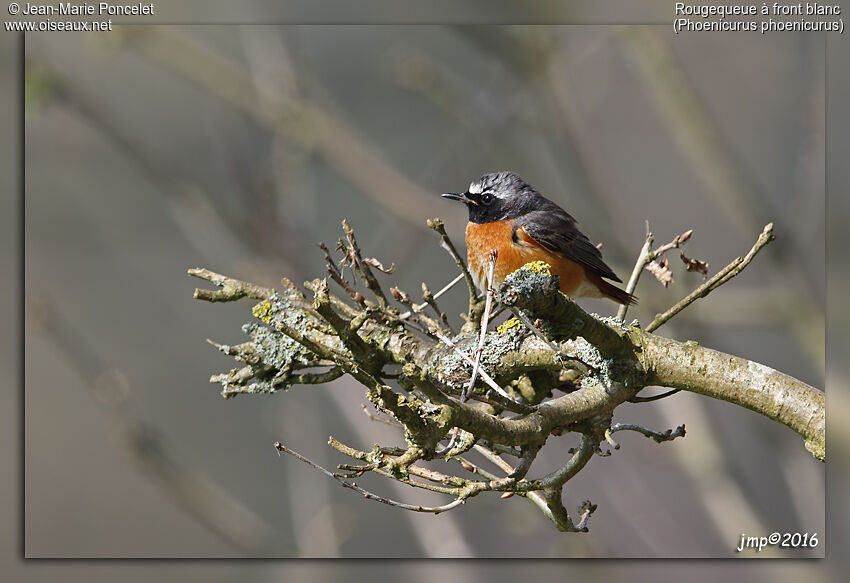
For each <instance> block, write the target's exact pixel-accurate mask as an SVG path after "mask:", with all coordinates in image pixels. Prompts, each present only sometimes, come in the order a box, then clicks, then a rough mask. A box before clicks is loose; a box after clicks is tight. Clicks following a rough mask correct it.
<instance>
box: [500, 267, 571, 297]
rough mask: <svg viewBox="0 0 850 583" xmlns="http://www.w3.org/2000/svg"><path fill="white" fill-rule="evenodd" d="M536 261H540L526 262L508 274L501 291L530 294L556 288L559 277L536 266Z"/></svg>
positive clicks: (504, 292) (506, 293)
mask: <svg viewBox="0 0 850 583" xmlns="http://www.w3.org/2000/svg"><path fill="white" fill-rule="evenodd" d="M537 263H541V262H532V263H527V264H526V265H523V266H522V267H521V268H519V269H517V270H516V271H514V272H513V273H511V274H510V275H508V277H506V278H505V281H504V283H503V284H502V287H501V290H502V293H503V294H505V295H508V294H520V295H532V294H538V293H540V290H541V289H542V290H557V289H558V287H559V286H560V278H559V277H558V276H557V275H551V274H550V273H549V270H548V269H538V268H536V264H537ZM544 265H545V264H544ZM547 267H548V266H547Z"/></svg>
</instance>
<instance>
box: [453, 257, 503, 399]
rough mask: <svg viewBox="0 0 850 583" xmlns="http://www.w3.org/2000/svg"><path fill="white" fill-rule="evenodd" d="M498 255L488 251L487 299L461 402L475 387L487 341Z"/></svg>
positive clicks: (494, 291)
mask: <svg viewBox="0 0 850 583" xmlns="http://www.w3.org/2000/svg"><path fill="white" fill-rule="evenodd" d="M498 256H499V253H498V252H497V251H496V250H495V249H494V250H492V251H490V265H489V266H488V268H487V299H486V300H485V303H484V314H483V316H482V318H481V331H480V332H479V334H478V348H477V349H476V350H475V364H474V365H472V375H471V376H470V378H469V385H468V386H467V387H466V390H465V391H463V392H462V393H461V395H460V400H461V401H466V400H467V399H468V398H469V393H471V392H472V388H473V387H474V386H475V381H477V380H478V369H479V368H480V367H481V353H482V352H484V342H485V341H486V340H487V325H488V324H489V323H490V308H491V307H493V294H494V293H496V290H495V289H494V288H493V275H494V274H495V271H496V259H497V258H498Z"/></svg>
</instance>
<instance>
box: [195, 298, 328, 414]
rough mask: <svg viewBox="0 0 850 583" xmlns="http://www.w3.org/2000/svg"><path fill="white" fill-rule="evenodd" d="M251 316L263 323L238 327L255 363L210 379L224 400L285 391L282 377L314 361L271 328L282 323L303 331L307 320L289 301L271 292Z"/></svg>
mask: <svg viewBox="0 0 850 583" xmlns="http://www.w3.org/2000/svg"><path fill="white" fill-rule="evenodd" d="M253 314H254V316H256V317H257V318H258V319H259V320H260V321H261V322H263V323H259V322H256V321H254V322H248V323H247V324H244V325H243V326H242V331H243V332H244V333H245V334H247V335H248V336H249V337H250V338H251V341H252V345H253V348H254V356H255V357H256V362H253V363H252V364H250V365H249V368H243V369H239V370H238V371H231V372H230V373H229V374H221V375H216V376H214V377H213V378H212V379H211V380H213V381H214V382H219V383H221V386H222V395H223V396H224V397H225V398H230V397H233V396H236V395H238V394H243V393H248V394H256V393H274V392H275V391H278V390H280V389H286V388H289V386H290V385H289V383H287V382H286V375H287V374H288V373H289V372H290V371H292V370H293V369H294V368H297V367H298V365H307V364H309V363H310V362H312V361H313V360H314V359H315V355H313V354H312V353H311V352H310V351H309V350H307V349H306V348H304V347H303V346H302V345H301V344H299V343H298V342H296V341H295V340H293V339H291V338H290V337H289V336H287V335H285V334H282V333H280V332H278V331H277V330H276V329H275V328H274V324H275V322H278V321H285V322H286V323H287V324H289V325H290V326H291V327H293V328H295V329H296V330H298V331H300V332H306V330H307V326H308V317H307V315H306V314H305V313H304V312H303V311H302V310H300V309H298V308H297V307H296V306H294V305H293V304H292V302H291V300H290V299H289V298H287V297H284V296H281V295H280V294H278V293H274V294H272V295H271V296H270V297H269V299H268V300H263V301H262V302H260V303H259V304H257V305H255V306H254V309H253ZM281 373H283V374H281Z"/></svg>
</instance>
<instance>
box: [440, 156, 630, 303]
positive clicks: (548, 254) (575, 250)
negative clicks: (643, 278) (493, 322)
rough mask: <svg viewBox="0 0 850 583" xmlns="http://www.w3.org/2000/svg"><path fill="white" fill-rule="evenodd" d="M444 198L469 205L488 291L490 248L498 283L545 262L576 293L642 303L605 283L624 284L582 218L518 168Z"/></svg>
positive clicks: (470, 244) (470, 247) (475, 261)
mask: <svg viewBox="0 0 850 583" xmlns="http://www.w3.org/2000/svg"><path fill="white" fill-rule="evenodd" d="M443 196H444V197H446V198H451V199H453V200H458V201H460V202H462V203H464V204H465V205H466V206H467V208H468V209H469V223H468V224H467V225H466V251H467V261H468V263H469V272H470V274H471V275H472V277H473V279H475V282H476V285H477V286H478V288H479V289H481V290H482V291H483V290H485V289H486V287H487V275H486V273H487V266H488V262H489V260H490V259H489V257H490V251H492V250H494V249H495V250H496V252H497V253H498V255H497V257H496V266H495V270H494V280H495V281H494V283H495V285H499V284H500V283H502V281H504V279H505V278H506V277H507V276H508V274H510V273H512V272H514V271H516V270H517V269H519V268H520V267H522V266H523V265H525V264H526V263H529V262H530V261H545V262H546V263H548V264H549V265H550V267H551V270H552V273H554V274H556V275H558V276H559V277H560V278H561V291H562V292H564V293H565V294H567V295H568V296H570V297H589V298H609V299H612V300H614V301H615V302H617V303H619V304H634V303H635V302H636V298H635V296H633V295H632V294H630V293H626V291H625V290H622V289H620V288H618V287H617V286H615V285H612V284H611V283H608V282H607V281H605V279H610V280H613V281H617V282H620V283H622V280H621V279H620V278H619V277H617V275H616V274H615V273H614V272H613V271H611V268H610V267H608V265H606V264H605V262H604V261H603V260H602V253H600V252H599V249H597V248H596V247H595V246H594V245H593V244H592V243H591V242H590V240H589V239H588V238H587V237H586V236H585V235H584V234H583V233H582V232H581V231H579V230H578V227H577V226H576V220H575V219H574V218H573V217H572V216H570V214H569V213H568V212H567V211H565V210H564V209H562V208H561V207H559V206H558V205H557V204H555V203H554V202H552V201H551V200H549V199H547V198H545V197H544V196H543V195H541V194H540V193H539V192H537V191H536V190H534V189H533V188H532V187H531V186H530V185H529V184H528V183H526V182H525V181H524V180H523V179H522V178H520V177H519V176H518V175H517V174H515V173H514V172H497V173H494V174H485V175H484V176H482V177H481V178H479V179H478V180H476V181H475V182H473V183H472V184H470V185H469V190H467V191H466V192H463V193H461V194H454V193H446V194H444V195H443ZM603 278H604V279H603Z"/></svg>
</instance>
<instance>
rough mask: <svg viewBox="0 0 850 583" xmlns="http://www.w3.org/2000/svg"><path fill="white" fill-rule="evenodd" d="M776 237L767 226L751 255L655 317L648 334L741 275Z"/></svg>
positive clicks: (734, 262) (771, 227) (771, 225)
mask: <svg viewBox="0 0 850 583" xmlns="http://www.w3.org/2000/svg"><path fill="white" fill-rule="evenodd" d="M774 238H775V237H774V236H773V223H768V224H767V225H765V227H764V229H763V230H762V232H761V234H759V236H758V239H756V242H755V244H754V245H753V247H752V249H750V251H749V253H747V254H746V255H745V256H744V257H743V259H742V258H741V257H737V258H735V259H734V260H733V261H732V262H731V263H730V264H729V265H727V266H726V267H724V268H723V269H721V270H720V271H719V272H717V274H715V275H714V277H712V278H711V279H709V280H708V281H706V282H705V283H704V284H702V285H701V286H699V287H698V288H697V289H695V290H694V291H692V292H691V293H690V294H688V295H687V296H686V297H685V298H683V299H682V300H680V301H679V302H678V303H677V304H675V305H674V306H672V307H671V308H670V309H669V310H667V311H666V312H664V313H663V314H659V315H657V316H656V317H655V319H654V320H653V321H652V322H651V323H650V324H649V326H647V327H646V331H647V332H653V331H655V330H657V329H658V328H659V327H660V326H661V325H662V324H664V323H665V322H667V321H668V320H669V319H670V318H672V317H673V316H675V315H676V314H678V313H679V312H681V311H682V310H684V309H685V308H687V307H688V306H690V305H691V304H692V303H694V302H695V301H696V300H698V299H700V298H704V297H705V296H707V295H708V294H709V293H711V292H712V291H713V290H715V289H717V288H718V287H720V286H721V285H723V284H724V283H726V282H727V281H729V280H730V279H732V278H733V277H735V276H736V275H738V274H739V273H741V272H742V271H743V270H744V268H745V267H746V266H747V265H749V263H750V261H752V260H753V257H755V256H756V254H757V253H758V252H759V251H761V249H762V248H763V247H764V246H765V245H767V244H768V243H770V242H771V241H773V239H774Z"/></svg>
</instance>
